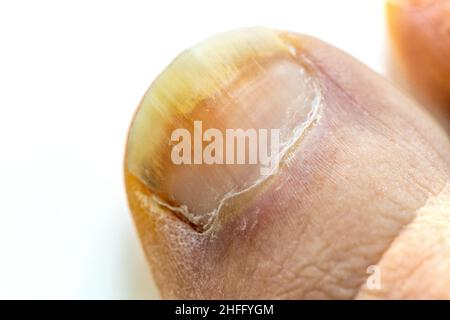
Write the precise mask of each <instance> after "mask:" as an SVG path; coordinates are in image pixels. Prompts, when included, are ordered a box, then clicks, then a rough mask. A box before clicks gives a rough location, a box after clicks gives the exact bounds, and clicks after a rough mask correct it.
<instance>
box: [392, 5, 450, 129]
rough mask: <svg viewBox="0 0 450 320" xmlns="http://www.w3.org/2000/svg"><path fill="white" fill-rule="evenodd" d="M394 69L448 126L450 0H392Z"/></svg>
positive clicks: (401, 80) (404, 82) (402, 80)
mask: <svg viewBox="0 0 450 320" xmlns="http://www.w3.org/2000/svg"><path fill="white" fill-rule="evenodd" d="M386 14H387V22H388V30H389V35H390V39H391V49H392V50H391V53H392V61H391V62H392V63H391V64H392V68H391V69H392V71H393V73H394V76H395V77H396V78H397V80H398V81H399V82H400V83H403V85H404V86H405V87H406V88H408V89H409V91H410V92H411V93H412V94H413V95H415V97H417V98H418V99H420V101H421V102H422V103H423V104H424V105H425V106H426V107H428V109H429V110H430V111H431V112H432V113H433V114H434V115H435V116H436V117H438V118H439V119H440V120H441V121H442V123H444V125H445V126H446V127H447V128H448V126H449V119H450V0H420V1H417V0H389V1H387V3H386Z"/></svg>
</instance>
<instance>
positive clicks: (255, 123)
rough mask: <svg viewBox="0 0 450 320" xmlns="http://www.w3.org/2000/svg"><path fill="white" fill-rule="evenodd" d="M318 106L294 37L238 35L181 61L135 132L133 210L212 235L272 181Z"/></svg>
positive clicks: (130, 163) (155, 88) (264, 32)
mask: <svg viewBox="0 0 450 320" xmlns="http://www.w3.org/2000/svg"><path fill="white" fill-rule="evenodd" d="M321 100H322V94H321V89H320V85H319V84H318V82H317V81H316V79H315V77H314V71H313V70H312V68H311V65H310V64H309V62H308V60H307V59H306V58H305V57H304V55H303V53H302V50H301V44H300V43H299V42H298V38H295V37H291V36H290V35H289V34H288V33H282V32H278V31H273V30H270V29H265V28H249V29H240V30H235V31H231V32H227V33H224V34H220V35H217V36H215V37H212V38H211V39H208V40H206V41H204V42H202V43H200V44H198V45H196V46H194V47H193V48H191V49H189V50H187V51H185V52H183V53H182V54H181V55H179V56H178V57H177V58H176V59H175V60H174V61H173V62H172V63H171V64H170V65H169V66H168V67H167V69H166V70H164V71H163V72H162V73H161V74H160V76H159V77H158V78H157V79H156V80H155V81H154V83H153V84H152V85H151V87H150V89H149V90H148V91H147V93H146V94H145V96H144V98H143V100H142V102H141V104H140V106H139V109H138V111H137V113H136V115H135V117H134V120H133V123H132V125H131V127H130V131H129V137H128V143H127V149H126V158H125V172H126V183H127V192H128V197H129V201H130V204H131V207H132V210H143V211H148V212H149V213H152V212H154V211H158V212H160V211H167V212H169V213H173V214H175V215H177V216H178V217H179V218H181V219H183V220H184V221H185V222H187V223H189V224H190V225H192V226H193V227H194V228H195V229H196V230H198V231H205V230H207V229H208V228H209V227H210V226H211V225H212V224H213V223H214V221H215V218H216V217H217V215H218V214H219V213H220V211H221V208H222V206H223V205H224V203H226V202H227V201H232V199H233V198H234V197H236V196H238V195H241V194H243V193H245V192H247V191H249V190H252V189H254V188H256V187H258V186H259V185H260V184H262V183H264V182H265V181H266V180H267V179H268V178H269V177H270V176H271V175H272V174H274V173H275V172H276V169H277V168H278V166H279V160H281V162H283V159H285V158H286V156H287V154H288V152H289V150H290V148H291V147H292V146H293V145H294V144H295V143H296V142H297V141H299V139H300V138H301V137H302V136H303V135H304V134H305V133H306V132H307V130H308V129H309V128H310V127H311V126H312V125H313V124H314V123H315V122H316V121H317V120H318V119H319V117H320V114H321ZM219 142H220V143H219ZM230 145H231V147H230ZM274 145H276V147H274ZM239 146H241V147H242V146H243V147H244V148H245V152H244V154H239ZM133 204H134V205H133ZM133 208H134V209H133Z"/></svg>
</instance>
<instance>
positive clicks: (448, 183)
mask: <svg viewBox="0 0 450 320" xmlns="http://www.w3.org/2000/svg"><path fill="white" fill-rule="evenodd" d="M449 186H450V180H448V182H447V183H446V184H445V185H444V186H443V187H442V189H441V191H439V192H438V193H436V194H435V195H432V194H431V195H430V196H429V197H428V199H427V200H426V202H425V203H424V205H423V206H421V207H419V208H418V209H417V210H416V212H415V217H414V218H413V219H412V220H411V221H410V222H409V223H407V224H406V225H404V227H403V228H402V230H400V232H399V233H398V234H397V235H396V236H395V238H394V239H393V240H392V241H391V243H390V244H389V246H388V247H387V248H386V250H385V251H384V252H383V254H382V255H381V256H380V258H379V259H378V262H377V263H376V264H375V265H380V264H381V262H382V261H383V258H384V257H385V256H386V254H388V253H389V252H390V249H391V248H392V246H393V245H394V243H395V242H396V240H397V239H399V238H401V236H402V235H403V234H404V233H405V232H407V231H408V228H409V227H411V226H414V227H415V222H416V220H417V219H418V218H420V217H421V214H420V213H419V212H420V211H421V210H423V209H425V208H428V207H429V206H430V202H431V200H433V199H436V198H438V197H439V196H440V195H443V194H444V193H445V192H446V188H448V187H449ZM445 195H446V194H444V196H445ZM428 214H429V213H428ZM419 223H420V222H419ZM434 254H435V252H433V251H430V253H429V254H427V255H426V256H425V257H422V259H420V262H419V264H418V265H416V266H413V268H412V272H411V269H408V268H403V269H402V268H400V269H398V270H403V271H404V272H405V273H406V274H405V276H407V277H405V278H408V277H409V278H411V277H412V276H413V275H414V273H415V272H417V270H419V269H420V267H421V266H422V264H423V263H426V262H428V261H427V260H428V258H431V257H433V256H434ZM397 272H398V271H397ZM398 283H399V282H398V281H397V282H396V285H398ZM364 286H365V283H363V284H362V285H361V287H360V288H359V290H358V292H357V294H356V295H355V297H354V298H356V297H357V296H358V295H360V294H361V293H365V291H366V290H367V289H365V288H364ZM399 289H400V288H399ZM368 292H369V294H370V290H369V291H368ZM375 294H376V293H375Z"/></svg>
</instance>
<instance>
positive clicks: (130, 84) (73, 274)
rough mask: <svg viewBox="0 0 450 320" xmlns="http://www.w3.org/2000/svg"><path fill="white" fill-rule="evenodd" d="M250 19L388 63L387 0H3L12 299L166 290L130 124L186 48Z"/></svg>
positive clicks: (3, 279) (3, 204) (0, 34)
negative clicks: (141, 220) (134, 204)
mask: <svg viewBox="0 0 450 320" xmlns="http://www.w3.org/2000/svg"><path fill="white" fill-rule="evenodd" d="M245 26H267V27H272V28H277V29H286V30H291V31H296V32H301V33H307V34H311V35H314V36H316V37H319V38H322V39H323V40H326V41H328V42H330V43H332V44H334V45H336V46H338V47H340V48H342V49H344V50H346V51H348V52H349V53H351V54H353V55H354V56H356V57H357V58H359V59H360V60H362V61H364V62H365V63H367V64H368V65H370V66H371V67H372V68H374V69H376V70H377V71H380V72H382V73H383V72H384V62H383V60H384V48H385V27H384V17H383V3H382V1H381V0H339V1H336V0H328V1H327V0H303V1H299V0H292V1H281V0H277V1H245V0H238V1H230V0H227V1H221V2H216V1H192V0H191V1H120V2H119V1H111V0H109V1H92V0H91V1H80V0H78V1H61V0H59V1H20V0H14V1H12V0H11V1H1V2H0V298H61V299H65V298H75V299H78V298H87V299H89V298H108V299H110V298H112V299H115V298H123V299H128V298H155V297H157V295H156V293H155V292H156V291H155V290H154V287H153V284H152V281H151V278H150V275H149V274H148V271H147V267H146V264H145V260H144V258H143V254H142V252H141V249H140V247H139V243H138V240H137V237H136V235H135V231H134V229H133V228H134V227H133V224H132V221H131V217H130V215H129V212H128V208H127V203H126V198H125V193H124V187H123V179H122V158H123V151H124V144H125V138H126V133H127V128H128V125H129V122H130V120H131V117H132V114H133V112H134V110H135V108H136V106H137V104H138V103H139V101H140V99H141V97H142V95H143V94H144V92H145V90H146V89H147V87H148V86H149V85H150V83H151V81H152V80H153V79H154V78H155V76H156V75H157V74H158V73H159V72H161V71H162V70H163V68H164V67H165V66H166V65H167V64H168V63H169V62H170V61H171V60H172V59H173V58H174V57H175V56H176V55H177V54H178V53H180V52H181V51H182V50H183V49H185V48H187V47H189V46H192V45H193V44H195V43H196V42H198V41H199V40H202V39H204V38H205V37H208V36H210V35H212V34H214V33H217V32H221V31H226V30H229V29H233V28H237V27H245Z"/></svg>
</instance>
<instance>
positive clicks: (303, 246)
mask: <svg viewBox="0 0 450 320" xmlns="http://www.w3.org/2000/svg"><path fill="white" fill-rule="evenodd" d="M199 121H200V122H199ZM200 124H201V126H200ZM180 128H181V129H183V130H185V131H182V132H184V133H186V135H185V136H186V137H187V139H188V140H184V141H183V139H181V138H180V137H181V136H182V135H183V134H175V139H172V138H173V137H174V136H173V132H176V130H177V129H180ZM209 129H216V130H217V131H210V136H209V138H211V137H212V136H215V138H216V139H219V140H220V139H221V138H218V137H222V138H223V140H226V138H224V137H226V133H227V131H226V130H227V129H246V130H250V129H254V130H255V131H249V132H254V133H255V137H258V136H257V135H256V133H257V132H260V131H259V130H262V129H267V130H268V131H267V132H269V130H271V129H276V130H279V131H278V132H279V142H280V143H279V145H280V147H279V148H276V150H273V152H271V153H270V154H271V155H276V158H277V159H278V160H279V162H278V166H277V170H276V171H273V172H270V173H271V174H267V175H263V174H261V172H262V171H261V168H263V167H264V163H261V162H259V161H254V162H251V163H250V162H248V161H247V162H245V161H244V162H245V163H231V162H230V163H226V161H224V162H225V163H216V162H213V163H209V162H208V161H207V162H208V163H205V162H204V161H203V160H204V159H203V156H205V155H206V156H208V155H209V156H214V157H216V156H217V154H216V153H211V154H208V152H206V153H205V150H206V148H203V147H204V146H203V144H205V145H206V146H209V145H210V144H211V143H213V141H212V139H208V137H206V139H205V135H204V133H205V132H207V130H209ZM213 132H215V134H213ZM187 133H189V134H187ZM219 133H220V134H219ZM196 137H197V139H196ZM200 138H202V139H200ZM245 138H246V139H245V140H244V141H246V145H247V146H249V145H250V140H251V139H250V138H251V137H250V136H246V137H245ZM255 139H256V138H255ZM187 141H189V143H188V142H187ZM215 141H216V140H215ZM267 141H268V140H267ZM267 141H266V142H267ZM196 144H197V145H198V144H200V145H201V147H202V148H201V149H200V152H198V150H197V149H196V148H195V145H196ZM266 147H268V148H269V149H270V144H267V145H266ZM174 148H175V151H181V150H183V151H186V152H187V151H189V150H190V151H191V152H188V154H189V157H187V158H189V161H185V163H183V162H182V161H178V162H177V161H175V162H176V163H174V162H173V157H172V155H173V150H174ZM177 148H178V149H177ZM234 150H235V151H238V149H234ZM215 151H216V152H219V151H218V149H216V150H215ZM196 152H197V161H196V159H195V154H196ZM222 152H223V154H226V153H227V152H226V146H223V148H222ZM255 152H257V151H255V149H252V148H250V149H247V153H246V154H245V157H243V158H245V159H250V158H252V157H254V158H255V159H259V158H258V157H257V155H255V154H254V153H255ZM223 154H222V155H223ZM178 155H179V156H181V157H183V156H184V153H182V154H178ZM206 158H207V157H206ZM216 159H217V158H216ZM222 159H226V155H225V158H222ZM219 162H220V161H219ZM449 175H450V143H449V141H448V138H447V136H446V134H445V133H444V132H443V130H442V129H441V128H440V126H439V125H437V123H436V122H435V121H434V120H433V119H431V118H430V116H429V115H428V114H427V113H426V112H425V111H424V110H422V108H421V106H420V105H418V104H417V103H416V102H414V101H413V100H412V99H411V98H409V97H407V96H405V95H404V94H403V93H401V92H400V91H398V90H397V89H396V88H395V87H393V86H392V85H391V84H390V83H389V82H387V81H386V80H384V79H383V78H382V77H380V76H379V75H378V74H376V73H375V72H373V71H372V70H370V69H369V68H367V67H366V66H365V65H363V64H362V63H360V62H358V61H357V60H356V59H354V58H353V57H351V56H350V55H348V54H346V53H344V52H342V51H340V50H339V49H337V48H335V47H333V46H331V45H329V44H326V43H324V42H322V41H320V40H318V39H315V38H312V37H309V36H305V35H300V34H294V33H290V32H284V31H275V30H270V29H265V28H250V29H243V30H236V31H232V32H230V33H225V34H222V35H219V36H215V37H213V38H211V39H209V40H206V41H204V42H202V43H200V44H199V45H197V46H195V47H193V48H192V49H189V50H187V51H186V52H184V53H182V54H181V55H180V56H179V57H177V58H176V59H175V60H174V62H173V63H172V64H171V65H169V66H168V68H167V69H166V70H165V71H163V73H162V74H161V75H160V76H159V77H158V78H157V79H156V80H155V82H154V83H153V84H152V86H151V87H150V89H149V91H148V92H147V93H146V95H145V97H144V98H143V100H142V102H141V105H140V106H139V109H138V111H137V112H136V114H135V117H134V120H133V123H132V124H131V127H130V133H129V137H128V143H127V149H126V156H125V182H126V189H127V195H128V201H129V205H130V208H131V212H132V214H133V218H134V220H135V223H136V226H137V230H138V233H139V236H140V239H141V243H142V246H143V249H144V251H145V253H146V256H147V259H148V261H149V264H150V267H151V270H152V273H153V275H154V278H155V281H156V283H157V285H158V287H159V289H160V293H161V296H162V297H163V298H190V299H195V298H207V299H210V298H236V299H237V298H269V299H273V298H278V299H279V298H287V299H302V298H341V299H343V298H354V297H361V298H364V296H363V295H362V293H361V294H360V295H359V296H358V294H359V293H360V292H363V288H364V285H365V283H366V281H367V278H368V276H369V275H368V273H367V270H372V269H373V268H372V269H370V267H371V266H374V265H378V263H379V262H380V261H384V260H383V258H385V254H386V253H387V252H389V249H390V248H391V245H392V244H393V243H396V241H398V240H397V239H398V237H399V234H400V233H401V231H402V230H404V228H405V227H407V226H409V225H411V224H412V223H413V222H414V221H416V218H417V216H418V212H425V211H426V210H425V211H420V208H423V207H424V206H425V205H426V204H427V201H428V200H429V199H430V197H432V196H437V195H438V194H440V193H441V192H442V190H443V189H445V188H446V183H447V181H448V178H449ZM427 210H428V209H427ZM427 212H428V211H427ZM393 255H394V256H397V254H393ZM438 258H439V257H438ZM440 258H442V257H440ZM386 259H388V260H389V259H390V258H386ZM380 266H381V272H383V266H388V264H387V263H386V262H383V263H380ZM386 268H387V267H386ZM393 278H395V277H393ZM388 279H389V278H388ZM383 285H384V286H386V287H387V286H388V285H389V284H387V283H386V284H383ZM390 285H392V288H391V291H390V292H395V283H393V281H392V280H391V281H390ZM411 290H414V287H412V289H411ZM369 292H370V291H369ZM423 292H424V291H423ZM393 296H395V293H394V294H393Z"/></svg>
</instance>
